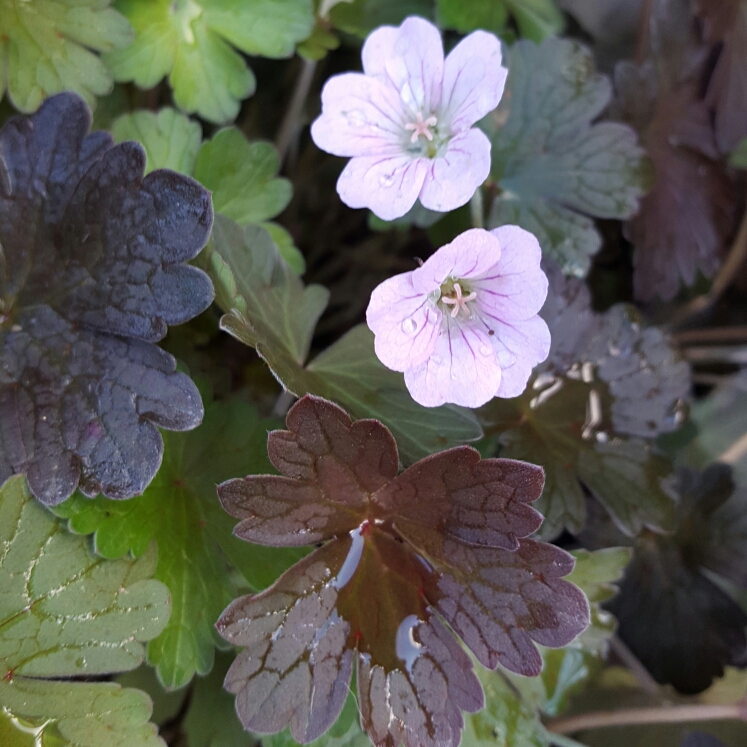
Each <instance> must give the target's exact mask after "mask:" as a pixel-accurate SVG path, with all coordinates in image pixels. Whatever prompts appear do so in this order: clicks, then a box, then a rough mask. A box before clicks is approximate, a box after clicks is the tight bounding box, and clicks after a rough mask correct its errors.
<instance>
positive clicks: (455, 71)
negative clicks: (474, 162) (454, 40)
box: [441, 31, 508, 133]
mask: <svg viewBox="0 0 747 747" xmlns="http://www.w3.org/2000/svg"><path fill="white" fill-rule="evenodd" d="M507 76H508V70H507V69H506V68H505V67H502V66H501V43H500V42H499V41H498V39H497V37H495V36H494V35H493V34H488V33H487V32H485V31H475V32H474V33H472V34H470V35H469V36H467V37H465V38H464V39H462V41H460V42H459V44H457V45H456V47H454V49H452V50H451V52H449V56H448V57H447V58H446V62H445V64H444V79H443V96H442V100H441V116H442V117H443V118H444V120H445V121H447V122H450V123H451V130H452V132H453V133H458V132H462V131H463V130H466V129H468V128H469V127H471V126H472V125H473V124H474V123H475V122H477V121H479V120H480V119H482V118H483V117H484V116H485V115H486V114H488V112H491V111H493V109H495V108H496V107H497V106H498V103H499V102H500V100H501V96H503V89H504V87H505V85H506V77H507Z"/></svg>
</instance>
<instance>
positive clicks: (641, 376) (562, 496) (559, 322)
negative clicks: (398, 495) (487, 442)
mask: <svg viewBox="0 0 747 747" xmlns="http://www.w3.org/2000/svg"><path fill="white" fill-rule="evenodd" d="M544 269H545V272H546V273H547V275H548V279H549V281H550V288H549V292H548V295H547V300H546V302H545V305H544V307H543V308H542V311H541V312H540V314H541V316H542V317H543V318H544V319H545V321H546V322H547V324H548V326H549V328H550V334H551V336H552V347H551V349H550V355H549V356H548V358H547V360H546V361H545V362H544V363H543V364H541V365H540V366H538V367H537V369H536V371H535V374H534V376H533V377H532V378H530V380H529V384H528V386H527V389H526V391H525V392H524V394H523V395H521V396H520V397H517V398H515V399H512V400H501V399H494V400H493V401H492V402H490V403H488V404H487V405H486V406H485V407H483V408H482V409H481V411H480V416H481V418H482V421H483V425H484V428H485V431H486V433H488V434H491V433H495V434H498V435H499V438H500V442H501V445H502V448H503V451H502V452H501V453H502V454H503V455H505V456H507V457H512V458H516V459H531V460H532V461H534V462H537V463H538V464H540V465H541V466H542V467H544V469H545V472H546V484H545V491H544V493H543V495H542V498H541V500H540V503H539V505H538V508H539V509H540V510H541V511H542V513H543V514H544V515H545V523H544V524H543V526H542V530H541V532H542V534H543V536H546V537H547V536H554V535H557V534H558V533H559V532H560V531H561V530H562V529H563V528H567V529H569V530H570V531H573V532H578V531H579V530H580V529H581V528H582V527H583V524H584V517H585V510H584V503H585V502H584V492H583V488H582V486H583V487H584V488H586V489H587V490H588V491H590V492H591V493H592V494H593V495H594V496H595V497H596V498H597V499H598V500H599V501H600V502H601V503H602V504H603V505H604V506H605V507H606V508H607V510H608V511H609V512H610V513H611V514H612V515H613V516H614V517H615V520H616V521H617V522H618V523H619V525H620V526H621V527H623V528H624V530H625V531H626V533H628V534H630V535H635V534H637V533H638V532H639V531H640V529H641V527H642V526H649V527H653V528H656V529H666V528H667V527H669V526H670V525H671V524H672V521H673V517H674V504H673V502H672V499H671V497H670V495H669V494H668V492H667V490H665V488H664V485H663V482H662V480H663V478H664V477H665V476H666V475H667V474H668V473H669V472H670V471H671V468H669V466H668V464H667V463H666V461H665V460H664V459H662V458H661V457H659V456H657V455H656V454H654V453H652V452H651V448H650V446H649V444H648V443H647V439H651V438H652V437H654V436H656V435H658V434H659V433H663V432H667V431H671V430H674V429H675V428H677V427H678V426H679V423H680V421H681V420H682V417H683V415H684V412H683V398H684V397H686V396H687V394H688V392H689V389H690V370H689V366H688V365H687V363H685V362H684V361H682V360H680V358H679V355H678V354H677V353H676V352H675V351H674V350H673V349H672V347H671V345H670V344H669V341H668V339H667V337H666V336H665V335H664V334H663V333H662V331H661V330H659V329H658V328H656V327H644V326H642V323H641V322H642V319H641V317H640V315H639V314H638V312H637V311H636V310H635V309H634V308H633V307H632V306H628V305H625V304H618V305H616V306H613V307H612V308H610V309H608V310H607V311H606V312H604V313H603V314H600V313H596V312H594V311H593V309H592V307H591V298H590V294H589V290H588V288H587V286H586V284H585V283H584V282H583V281H582V280H579V279H576V278H569V277H565V276H564V275H563V274H562V273H561V272H560V270H559V268H558V267H557V265H555V264H554V263H552V262H549V261H547V260H545V264H544Z"/></svg>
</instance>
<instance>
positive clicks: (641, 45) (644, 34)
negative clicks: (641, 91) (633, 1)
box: [635, 0, 654, 67]
mask: <svg viewBox="0 0 747 747" xmlns="http://www.w3.org/2000/svg"><path fill="white" fill-rule="evenodd" d="M653 7H654V3H653V0H643V3H642V4H641V15H640V16H639V17H638V35H637V36H638V38H637V40H636V45H635V64H636V65H638V66H639V67H640V66H641V65H643V63H644V62H645V61H646V58H647V57H648V53H649V50H650V47H651V13H652V11H653Z"/></svg>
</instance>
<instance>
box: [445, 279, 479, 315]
mask: <svg viewBox="0 0 747 747" xmlns="http://www.w3.org/2000/svg"><path fill="white" fill-rule="evenodd" d="M444 285H447V284H446V283H444ZM441 288H442V292H441V301H443V303H445V304H447V305H448V306H451V307H453V308H452V309H451V317H452V319H456V317H457V316H458V315H459V312H460V311H464V313H465V314H466V315H467V318H468V319H471V318H472V311H471V310H470V308H469V306H467V303H469V302H470V301H474V300H475V299H476V298H477V293H475V292H474V291H472V293H468V294H467V295H466V296H464V295H462V293H463V291H462V286H461V285H460V284H459V282H458V281H457V282H454V284H453V285H452V286H451V288H450V289H449V288H448V287H447V288H444V286H441ZM444 291H445V292H444Z"/></svg>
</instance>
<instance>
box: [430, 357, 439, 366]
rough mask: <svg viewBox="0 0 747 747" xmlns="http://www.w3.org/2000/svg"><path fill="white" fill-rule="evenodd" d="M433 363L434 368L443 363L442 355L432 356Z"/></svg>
mask: <svg viewBox="0 0 747 747" xmlns="http://www.w3.org/2000/svg"><path fill="white" fill-rule="evenodd" d="M431 363H433V365H434V366H437V365H438V364H439V363H441V356H440V355H432V356H431Z"/></svg>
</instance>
